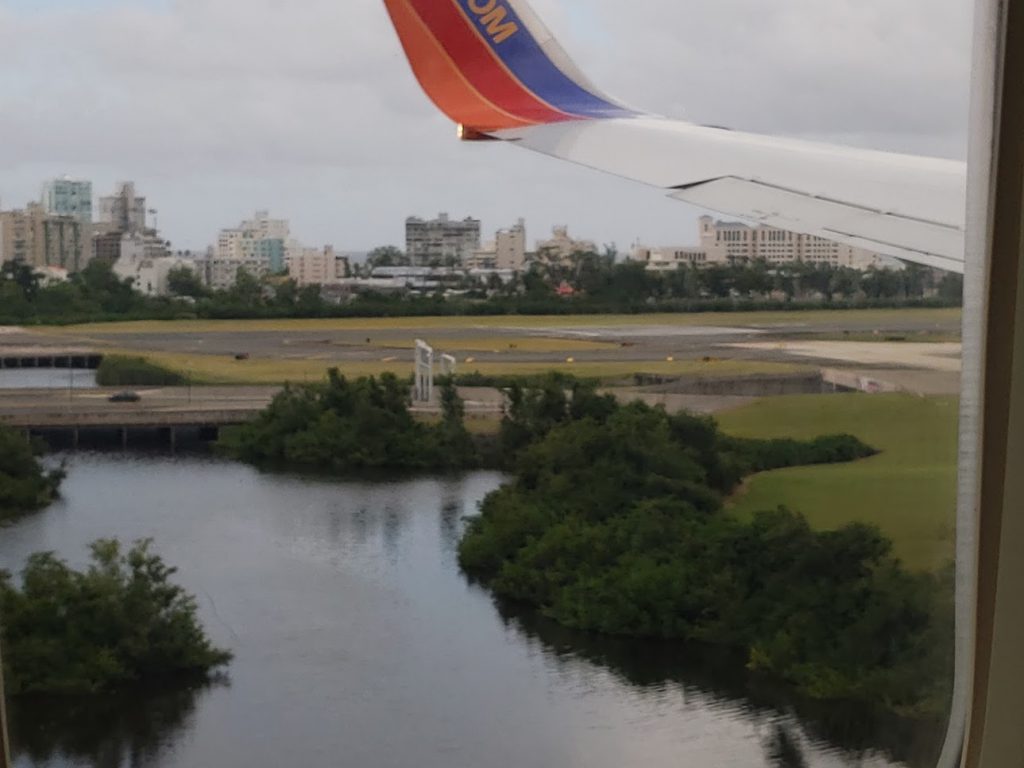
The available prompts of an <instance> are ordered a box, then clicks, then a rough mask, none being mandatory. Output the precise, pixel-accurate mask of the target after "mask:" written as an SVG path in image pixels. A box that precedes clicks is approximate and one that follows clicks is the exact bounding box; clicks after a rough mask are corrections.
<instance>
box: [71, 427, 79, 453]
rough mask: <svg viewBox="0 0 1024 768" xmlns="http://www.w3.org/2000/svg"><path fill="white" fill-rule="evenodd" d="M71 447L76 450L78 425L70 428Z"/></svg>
mask: <svg viewBox="0 0 1024 768" xmlns="http://www.w3.org/2000/svg"><path fill="white" fill-rule="evenodd" d="M71 447H72V448H74V449H75V450H76V451H77V450H78V427H75V428H74V429H72V430H71Z"/></svg>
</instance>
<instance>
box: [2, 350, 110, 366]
mask: <svg viewBox="0 0 1024 768" xmlns="http://www.w3.org/2000/svg"><path fill="white" fill-rule="evenodd" d="M102 361H103V355H102V354H101V353H99V352H97V351H96V350H93V349H85V348H80V347H39V346H36V347H32V346H24V345H18V346H11V345H7V346H5V345H0V370H2V369H5V368H78V369H93V370H95V369H96V368H99V367H100V363H101V362H102Z"/></svg>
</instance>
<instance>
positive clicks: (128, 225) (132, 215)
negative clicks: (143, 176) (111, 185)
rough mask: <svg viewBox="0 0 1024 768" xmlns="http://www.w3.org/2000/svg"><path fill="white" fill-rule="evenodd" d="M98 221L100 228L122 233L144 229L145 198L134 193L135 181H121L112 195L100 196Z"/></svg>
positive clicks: (143, 230) (134, 232)
mask: <svg viewBox="0 0 1024 768" xmlns="http://www.w3.org/2000/svg"><path fill="white" fill-rule="evenodd" d="M99 223H100V226H99V229H101V230H107V231H109V230H116V231H118V232H121V233H123V234H137V233H141V232H145V231H146V198H144V197H139V196H138V195H136V194H135V182H132V181H124V182H121V183H120V184H118V187H117V191H116V192H115V193H114V194H113V195H111V196H109V197H101V198H100V221H99Z"/></svg>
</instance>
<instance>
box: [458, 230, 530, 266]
mask: <svg viewBox="0 0 1024 768" xmlns="http://www.w3.org/2000/svg"><path fill="white" fill-rule="evenodd" d="M462 265H463V266H464V267H467V268H469V269H485V270H491V269H500V270H511V271H513V272H522V271H523V268H524V267H525V266H526V222H525V221H524V220H523V219H520V220H519V221H518V223H517V224H516V225H515V226H514V227H510V228H509V229H501V230H498V232H497V233H496V234H495V236H494V240H492V241H490V242H487V243H485V244H484V245H483V247H481V248H478V249H477V250H476V251H474V252H473V256H472V257H471V258H469V259H464V260H463V262H462Z"/></svg>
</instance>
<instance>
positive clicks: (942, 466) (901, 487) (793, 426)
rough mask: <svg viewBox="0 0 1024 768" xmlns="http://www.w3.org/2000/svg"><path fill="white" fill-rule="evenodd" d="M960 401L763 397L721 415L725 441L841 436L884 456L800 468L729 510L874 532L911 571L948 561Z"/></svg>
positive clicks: (775, 475)
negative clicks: (796, 515) (854, 525)
mask: <svg viewBox="0 0 1024 768" xmlns="http://www.w3.org/2000/svg"><path fill="white" fill-rule="evenodd" d="M957 416H958V406H957V400H956V398H953V397H939V398H921V397H914V396H911V395H861V394H850V395H820V396H798V397H782V398H768V399H765V400H761V401H759V402H757V403H754V404H752V405H750V406H747V407H744V408H740V409H738V410H735V411H731V412H729V413H724V414H721V415H720V417H719V421H720V423H721V424H722V427H723V429H724V430H725V431H726V432H728V433H729V434H734V435H737V436H744V437H794V438H811V437H815V436H817V435H822V434H829V433H839V432H845V433H850V434H853V435H856V436H857V437H859V438H861V439H862V440H864V441H865V442H867V443H868V444H870V445H872V446H874V447H875V448H877V449H879V450H880V451H882V453H881V454H880V455H879V456H876V457H874V458H871V459H867V460H865V461H861V462H857V463H854V464H845V465H834V466H823V467H801V468H797V469H787V470H780V471H777V472H767V473H764V474H762V475H758V476H756V477H754V478H751V480H750V481H749V483H748V484H747V486H746V487H745V488H744V490H743V491H742V492H741V493H739V494H737V496H736V497H735V498H734V499H733V501H732V504H731V509H732V510H733V511H734V512H735V513H736V514H737V515H741V516H746V515H751V514H753V513H754V512H756V511H758V510H764V509H772V508H774V507H777V506H779V505H785V506H787V507H790V508H791V509H795V510H798V511H800V512H802V513H804V514H805V515H806V516H807V517H808V519H809V520H810V521H811V524H812V525H814V526H815V527H817V528H820V529H829V528H836V527H840V526H842V525H844V524H846V523H848V522H851V521H862V522H867V523H872V524H875V525H877V526H878V527H879V528H881V529H882V531H883V532H884V533H885V534H886V535H888V536H889V537H890V538H891V539H892V540H893V543H894V546H895V552H896V555H897V556H898V557H900V558H901V559H902V560H903V561H904V562H905V563H906V564H907V565H908V566H909V567H911V568H920V569H935V568H938V567H941V566H942V565H944V564H945V563H947V562H948V561H949V560H951V559H952V557H953V551H954V550H953V547H954V537H955V517H956V469H957Z"/></svg>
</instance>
